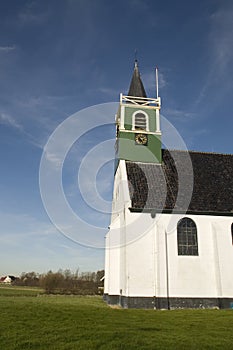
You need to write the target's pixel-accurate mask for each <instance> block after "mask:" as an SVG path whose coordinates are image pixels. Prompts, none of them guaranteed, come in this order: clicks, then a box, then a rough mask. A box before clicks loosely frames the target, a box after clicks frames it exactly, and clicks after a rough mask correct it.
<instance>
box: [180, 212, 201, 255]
mask: <svg viewBox="0 0 233 350" xmlns="http://www.w3.org/2000/svg"><path fill="white" fill-rule="evenodd" d="M177 246H178V255H198V242H197V226H196V224H195V222H194V221H193V220H192V219H190V218H183V219H181V220H180V221H179V222H178V224H177Z"/></svg>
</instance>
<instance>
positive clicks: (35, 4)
mask: <svg viewBox="0 0 233 350" xmlns="http://www.w3.org/2000/svg"><path fill="white" fill-rule="evenodd" d="M232 16H233V3H232V1H230V0H229V1H227V0H201V1H200V0H197V1H184V0H177V1H175V2H174V1H171V0H163V1H156V0H125V1H121V0H120V1H115V2H111V1H107V0H96V1H90V0H85V1H84V0H83V1H81V0H76V1H75V0H66V1H65V0H64V1H61V0H46V1H44V0H40V1H39V0H38V1H32V0H28V1H26V0H8V1H6V0H2V1H1V2H0V157H1V181H0V193H1V196H0V256H1V263H0V275H5V274H15V275H18V274H20V273H21V272H23V271H37V272H46V271H48V270H49V269H52V270H58V269H59V268H70V269H71V270H73V271H75V270H76V269H77V268H80V270H82V271H88V270H91V271H95V270H98V269H102V268H103V267H104V250H103V249H101V248H100V247H101V244H99V242H102V240H103V237H104V232H105V231H106V228H107V226H108V223H109V210H110V209H109V208H110V202H111V188H112V180H113V173H112V164H113V162H112V161H111V157H113V156H114V150H113V149H112V148H111V141H109V140H113V139H114V133H115V132H114V127H113V125H112V123H113V122H114V113H115V112H114V108H115V107H116V105H115V104H109V105H107V106H108V107H107V108H106V105H103V109H104V111H105V115H104V120H105V121H104V123H105V125H104V126H102V127H95V128H93V130H89V131H88V132H87V133H86V134H85V135H82V136H81V137H80V138H79V139H78V140H77V141H76V142H75V143H74V144H73V145H72V147H70V149H69V153H68V154H67V156H66V158H65V160H64V166H63V168H62V181H63V182H62V183H63V190H64V193H65V197H66V200H67V201H68V202H69V205H70V207H71V208H72V210H73V211H74V212H75V213H76V214H77V215H78V216H79V217H81V219H82V220H83V222H84V223H85V224H84V226H80V227H79V229H78V230H77V236H75V235H74V236H72V233H68V234H64V232H63V234H62V233H60V232H59V231H58V230H57V228H56V226H54V224H53V223H52V222H51V221H50V219H49V217H48V215H47V213H46V210H45V208H44V206H43V203H42V199H41V196H40V187H39V167H40V161H41V157H42V154H43V150H44V149H45V145H46V143H47V141H48V140H49V138H50V136H51V134H52V133H53V132H54V130H55V129H56V128H57V127H58V126H59V125H60V124H61V123H63V124H62V125H63V126H64V125H67V120H68V121H71V120H72V118H71V119H69V117H70V116H72V115H76V117H77V120H79V123H80V124H79V126H80V128H81V129H82V128H84V124H85V123H84V119H85V116H86V114H88V115H90V116H91V117H92V118H93V120H94V118H95V113H94V112H93V108H92V106H94V105H99V104H103V103H111V102H117V101H118V99H119V93H120V92H124V93H127V91H128V87H129V82H130V79H131V75H132V71H133V64H134V52H135V49H137V52H138V53H137V58H138V61H139V67H140V71H141V76H142V80H143V82H144V86H145V89H146V91H147V95H148V96H151V97H153V96H154V95H155V86H154V68H155V66H158V67H159V81H160V96H161V98H162V114H163V115H164V116H165V117H166V118H167V119H168V120H169V122H170V123H172V125H174V127H175V128H176V129H177V130H178V131H179V133H180V135H181V136H182V138H183V140H184V141H185V143H186V145H187V148H188V149H192V150H200V151H208V152H220V153H233V147H232V141H231V140H232V137H231V133H232V127H233V118H232V109H233V99H232V82H233V64H232V61H233V46H232V37H233V22H232ZM86 108H90V109H88V110H85V111H86V112H85V111H84V112H79V111H82V110H83V109H86ZM97 109H98V108H97ZM94 111H95V109H94ZM87 112H88V113H87ZM91 117H90V118H91ZM90 120H91V119H89V121H90ZM93 124H94V122H93ZM79 126H78V125H77V128H78V127H79ZM82 130H83V129H82ZM68 136H69V135H67V134H65V133H64V132H63V134H61V137H60V145H66V142H67V139H68ZM50 139H51V138H50ZM93 150H94V151H93ZM46 154H47V156H48V158H49V159H50V161H51V160H52V161H53V164H54V166H57V165H58V164H59V161H60V160H59V159H57V158H56V157H55V156H54V155H53V157H51V153H48V152H47V153H46ZM87 154H88V157H89V158H88V157H87ZM98 157H99V158H98ZM83 159H85V160H87V161H86V163H85V162H84V163H83V164H84V165H83V172H82V174H84V176H83V175H82V176H83V178H82V190H83V192H84V193H81V192H80V189H79V186H78V173H79V168H80V164H81V163H82V161H83ZM88 159H89V160H88ZM98 162H99V164H101V165H102V166H101V167H100V169H98ZM92 165H93V169H95V171H96V181H95V186H96V187H97V190H98V192H99V194H100V196H102V199H101V198H98V200H97V201H95V199H96V198H94V200H93V196H92V195H93V188H92V187H91V186H92V185H93V183H92V178H91V177H89V178H88V176H87V177H86V178H85V174H87V175H88V174H91V173H92V172H93V171H94V170H93V169H92ZM89 169H90V170H89ZM51 186H52V185H51ZM85 195H87V196H88V195H89V199H88V200H86V198H83V196H84V197H85ZM98 205H100V207H98ZM91 206H92V207H94V208H90V207H91ZM98 208H100V209H98ZM85 225H86V226H87V225H89V226H91V227H92V233H91V234H90V233H87V232H86V231H85V227H86V226H85ZM68 226H69V225H68ZM64 230H65V229H64ZM85 235H87V236H88V235H89V236H90V239H92V238H93V244H91V243H90V244H87V243H86V241H85ZM92 235H93V236H92ZM95 235H97V236H98V235H100V236H101V238H100V240H99V241H98V242H97V243H96V241H95V238H94V237H95ZM98 237H99V236H98ZM79 243H81V244H79Z"/></svg>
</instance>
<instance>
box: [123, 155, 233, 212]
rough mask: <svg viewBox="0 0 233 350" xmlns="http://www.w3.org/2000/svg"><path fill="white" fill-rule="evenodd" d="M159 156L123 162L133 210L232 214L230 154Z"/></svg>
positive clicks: (232, 166)
mask: <svg viewBox="0 0 233 350" xmlns="http://www.w3.org/2000/svg"><path fill="white" fill-rule="evenodd" d="M162 159H163V162H162V164H161V165H157V164H151V163H139V162H138V163H135V162H130V161H126V168H127V174H128V182H129V190H130V197H131V202H132V209H135V210H141V209H144V210H147V209H149V210H150V209H154V210H155V211H156V210H159V211H165V212H166V211H168V212H169V211H171V210H174V211H175V210H177V211H182V212H183V211H185V212H193V213H195V212H196V213H200V212H203V213H223V214H224V213H225V214H226V213H228V214H229V213H232V215H233V155H230V154H217V153H201V152H191V151H169V150H162Z"/></svg>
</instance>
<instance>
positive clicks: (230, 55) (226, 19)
mask: <svg viewBox="0 0 233 350" xmlns="http://www.w3.org/2000/svg"><path fill="white" fill-rule="evenodd" d="M223 5H224V4H223ZM232 17H233V6H232V5H231V6H230V8H221V9H219V10H218V11H216V12H215V13H213V14H212V15H211V16H210V18H209V23H210V32H209V35H208V37H207V45H206V47H207V49H208V57H209V62H208V71H207V76H206V79H205V83H204V85H203V87H202V89H201V90H200V93H199V95H198V97H197V99H196V101H195V104H196V105H198V104H200V103H201V102H202V101H203V99H204V98H205V97H206V95H207V93H208V91H209V90H210V89H211V88H213V87H215V88H216V91H217V92H218V97H219V94H221V93H224V92H223V89H221V91H220V90H219V89H218V86H220V85H223V83H224V90H225V88H227V80H228V77H229V70H230V71H231V74H232V68H231V66H232V61H233V46H232V37H233V22H232ZM229 87H231V86H228V88H229Z"/></svg>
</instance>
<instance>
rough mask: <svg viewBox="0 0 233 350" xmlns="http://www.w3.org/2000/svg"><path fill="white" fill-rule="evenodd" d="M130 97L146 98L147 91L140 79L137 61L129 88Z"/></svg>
mask: <svg viewBox="0 0 233 350" xmlns="http://www.w3.org/2000/svg"><path fill="white" fill-rule="evenodd" d="M128 96H135V97H146V91H145V89H144V86H143V83H142V80H141V77H140V73H139V69H138V63H137V60H136V61H135V64H134V71H133V76H132V79H131V83H130V87H129V92H128Z"/></svg>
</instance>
